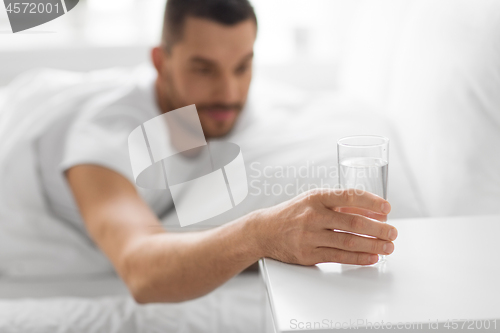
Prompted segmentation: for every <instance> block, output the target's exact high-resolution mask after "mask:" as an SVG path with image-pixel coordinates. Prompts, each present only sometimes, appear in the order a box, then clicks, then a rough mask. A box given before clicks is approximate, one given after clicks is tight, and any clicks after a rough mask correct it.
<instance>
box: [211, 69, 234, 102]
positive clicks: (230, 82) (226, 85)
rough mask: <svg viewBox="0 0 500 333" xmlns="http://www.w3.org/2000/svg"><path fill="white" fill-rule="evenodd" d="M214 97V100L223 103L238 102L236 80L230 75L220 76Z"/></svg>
mask: <svg viewBox="0 0 500 333" xmlns="http://www.w3.org/2000/svg"><path fill="white" fill-rule="evenodd" d="M217 81H218V82H217V84H216V87H215V88H216V89H215V95H216V96H214V97H215V98H216V99H218V100H220V101H222V102H224V103H228V104H229V103H235V102H239V97H240V96H239V86H238V80H237V78H235V77H234V75H231V74H222V75H220V77H219V78H218V80H217Z"/></svg>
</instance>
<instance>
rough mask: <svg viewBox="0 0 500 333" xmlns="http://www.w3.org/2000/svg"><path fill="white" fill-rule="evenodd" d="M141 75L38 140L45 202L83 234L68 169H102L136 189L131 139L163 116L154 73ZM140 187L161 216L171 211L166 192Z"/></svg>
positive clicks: (107, 94)
mask: <svg viewBox="0 0 500 333" xmlns="http://www.w3.org/2000/svg"><path fill="white" fill-rule="evenodd" d="M140 74H141V75H139V76H138V77H137V78H134V80H132V81H131V82H126V83H124V84H123V86H120V87H117V88H116V89H114V90H112V91H110V92H109V91H108V92H106V93H102V94H99V95H96V96H95V98H92V99H91V100H89V101H88V103H86V104H85V105H84V106H82V107H81V108H80V109H79V110H75V112H71V113H69V114H68V116H65V117H64V118H61V119H59V120H58V121H57V122H56V123H55V124H54V125H53V126H51V127H50V130H49V131H47V132H46V133H44V134H43V135H42V136H41V137H40V138H39V140H38V141H37V149H36V151H37V156H38V163H39V171H40V180H41V184H42V188H43V191H44V193H45V198H46V200H47V204H48V206H49V207H50V208H51V210H52V212H53V213H54V214H55V215H56V216H58V217H60V218H62V219H64V220H67V221H70V222H71V224H72V225H73V226H74V227H75V228H76V229H78V230H79V231H80V232H83V233H86V232H85V230H84V226H83V223H82V222H83V220H82V218H81V215H80V213H79V210H78V207H77V205H76V202H75V200H74V197H73V195H72V192H71V189H70V188H69V185H68V183H67V181H66V178H65V176H64V171H65V170H67V169H69V168H71V167H72V166H75V165H79V164H94V165H100V166H104V167H107V168H109V169H111V170H113V171H115V172H117V173H119V174H121V175H122V176H124V177H125V178H127V179H128V180H129V181H130V182H131V183H132V184H134V185H135V181H134V178H133V174H132V168H131V163H130V158H129V151H128V136H129V134H130V133H131V132H132V130H133V129H135V128H136V127H137V126H140V125H141V124H142V123H144V122H145V121H147V120H149V119H151V118H154V117H155V116H158V115H160V114H161V112H160V109H159V107H158V106H157V104H156V94H155V90H154V82H155V78H156V73H154V71H153V70H152V69H149V68H148V70H146V71H144V70H143V71H142V72H141V73H140ZM153 176H154V175H153ZM159 176H160V175H159ZM159 181H163V180H162V178H160V180H159ZM135 186H136V185H135ZM136 189H137V190H138V192H139V194H140V195H141V197H142V198H143V199H144V201H145V202H146V203H147V204H148V205H149V207H150V208H151V209H152V210H153V211H154V213H155V214H156V215H157V216H158V217H161V216H162V215H163V214H164V213H166V212H167V211H168V210H169V209H171V208H172V207H173V202H172V198H171V195H170V192H169V191H168V190H154V189H147V190H146V189H142V188H140V187H138V186H136Z"/></svg>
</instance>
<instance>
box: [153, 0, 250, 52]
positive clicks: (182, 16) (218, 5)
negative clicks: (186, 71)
mask: <svg viewBox="0 0 500 333" xmlns="http://www.w3.org/2000/svg"><path fill="white" fill-rule="evenodd" d="M188 16H191V17H198V18H204V19H209V20H212V21H215V22H217V23H221V24H225V25H235V24H237V23H239V22H242V21H245V20H247V19H252V20H253V21H254V22H255V26H257V16H256V15H255V11H254V9H253V7H252V5H251V4H250V2H249V1H248V0H168V1H167V5H166V6H165V16H164V20H163V31H162V36H161V44H162V47H164V48H165V49H166V50H167V51H170V50H171V48H172V46H173V44H175V43H176V42H178V41H179V40H180V39H181V38H182V33H183V28H184V22H185V21H186V18H187V17H188Z"/></svg>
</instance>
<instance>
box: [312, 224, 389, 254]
mask: <svg viewBox="0 0 500 333" xmlns="http://www.w3.org/2000/svg"><path fill="white" fill-rule="evenodd" d="M317 237H318V238H317V243H316V244H317V246H320V247H331V248H336V249H340V250H345V251H349V252H365V253H373V254H391V253H392V252H393V251H394V244H393V243H392V242H390V241H385V240H381V239H377V238H369V237H363V236H358V235H354V234H351V233H348V232H340V231H332V230H325V231H324V232H322V233H320V234H319V235H318V236H317Z"/></svg>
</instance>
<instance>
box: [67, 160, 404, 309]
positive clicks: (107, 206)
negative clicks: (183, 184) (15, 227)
mask: <svg viewBox="0 0 500 333" xmlns="http://www.w3.org/2000/svg"><path fill="white" fill-rule="evenodd" d="M66 176H67V179H68V182H69V185H70V187H71V189H72V191H73V194H74V197H75V199H76V201H77V204H78V207H79V209H80V213H81V215H82V217H83V219H84V221H85V225H86V227H87V230H88V232H89V234H90V236H91V237H92V239H93V240H94V241H95V242H96V244H97V245H98V246H99V247H100V249H101V250H102V251H103V252H104V253H105V254H106V255H107V257H108V258H109V259H110V260H111V262H112V264H113V265H114V267H115V269H116V271H117V273H118V274H119V275H120V276H121V278H122V279H123V280H124V282H125V283H126V284H127V286H128V288H129V290H130V291H131V293H132V295H133V297H134V298H135V299H136V301H137V302H139V303H149V302H180V301H185V300H189V299H193V298H197V297H200V296H203V295H205V294H207V293H209V292H210V291H212V290H214V289H215V288H217V287H218V286H220V285H221V284H223V283H224V282H226V281H227V280H229V279H230V278H232V277H233V276H235V275H236V274H238V273H239V272H241V271H242V270H244V269H245V268H246V267H248V266H250V265H251V264H253V263H255V262H256V261H257V260H258V259H260V258H262V257H271V258H274V259H277V260H281V261H284V262H289V263H296V264H302V265H312V264H315V263H319V262H328V261H333V262H341V263H351V264H364V265H366V264H372V263H374V262H375V261H376V259H378V258H377V256H376V255H375V253H379V254H389V253H391V252H392V250H393V244H392V242H391V241H390V240H393V239H395V238H396V235H397V232H396V229H395V228H394V227H392V226H390V225H388V224H385V223H381V222H376V221H373V220H369V219H367V218H365V217H362V216H360V215H352V214H345V213H342V212H339V211H336V210H338V208H339V207H352V209H355V210H356V209H359V211H360V212H361V211H363V210H369V211H371V212H375V213H378V214H381V215H382V216H385V215H386V214H387V213H388V212H389V210H390V206H389V204H388V203H387V201H385V200H383V199H381V198H379V197H377V196H375V195H372V194H370V193H367V192H364V193H363V194H359V195H356V194H353V193H351V194H349V193H348V192H347V191H345V192H343V193H342V194H340V195H337V194H333V193H331V192H327V193H320V192H309V193H306V194H302V195H299V196H297V197H296V198H294V199H292V200H289V201H287V202H284V203H282V204H280V205H278V206H275V207H271V208H268V209H261V210H257V211H255V212H253V213H250V214H248V215H246V216H244V217H241V218H239V219H237V220H235V221H232V222H231V223H228V224H225V225H223V226H220V227H217V228H214V229H210V230H204V231H199V232H187V233H168V232H166V231H165V230H164V229H163V228H162V227H161V224H160V222H159V220H158V218H157V217H156V216H155V214H154V213H153V212H152V211H151V209H150V208H149V207H148V205H147V204H146V203H145V202H144V201H143V200H142V199H141V198H140V196H139V195H138V193H137V192H136V190H135V187H134V186H133V184H131V183H130V182H129V181H128V180H127V179H126V178H124V177H123V176H121V175H120V174H118V173H116V172H114V171H111V170H109V169H107V168H104V167H99V166H95V165H78V166H74V167H72V168H70V169H69V170H68V171H67V174H66ZM382 204H386V205H387V208H388V209H387V210H385V211H383V210H382ZM193 209H195V208H193ZM337 229H338V230H343V231H348V232H353V233H359V234H364V235H369V236H373V237H376V238H367V237H361V236H358V235H354V234H351V233H345V232H336V231H334V230H337ZM391 231H392V232H393V233H394V234H391ZM386 244H388V245H387V246H388V248H386V250H387V251H384V245H386Z"/></svg>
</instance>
